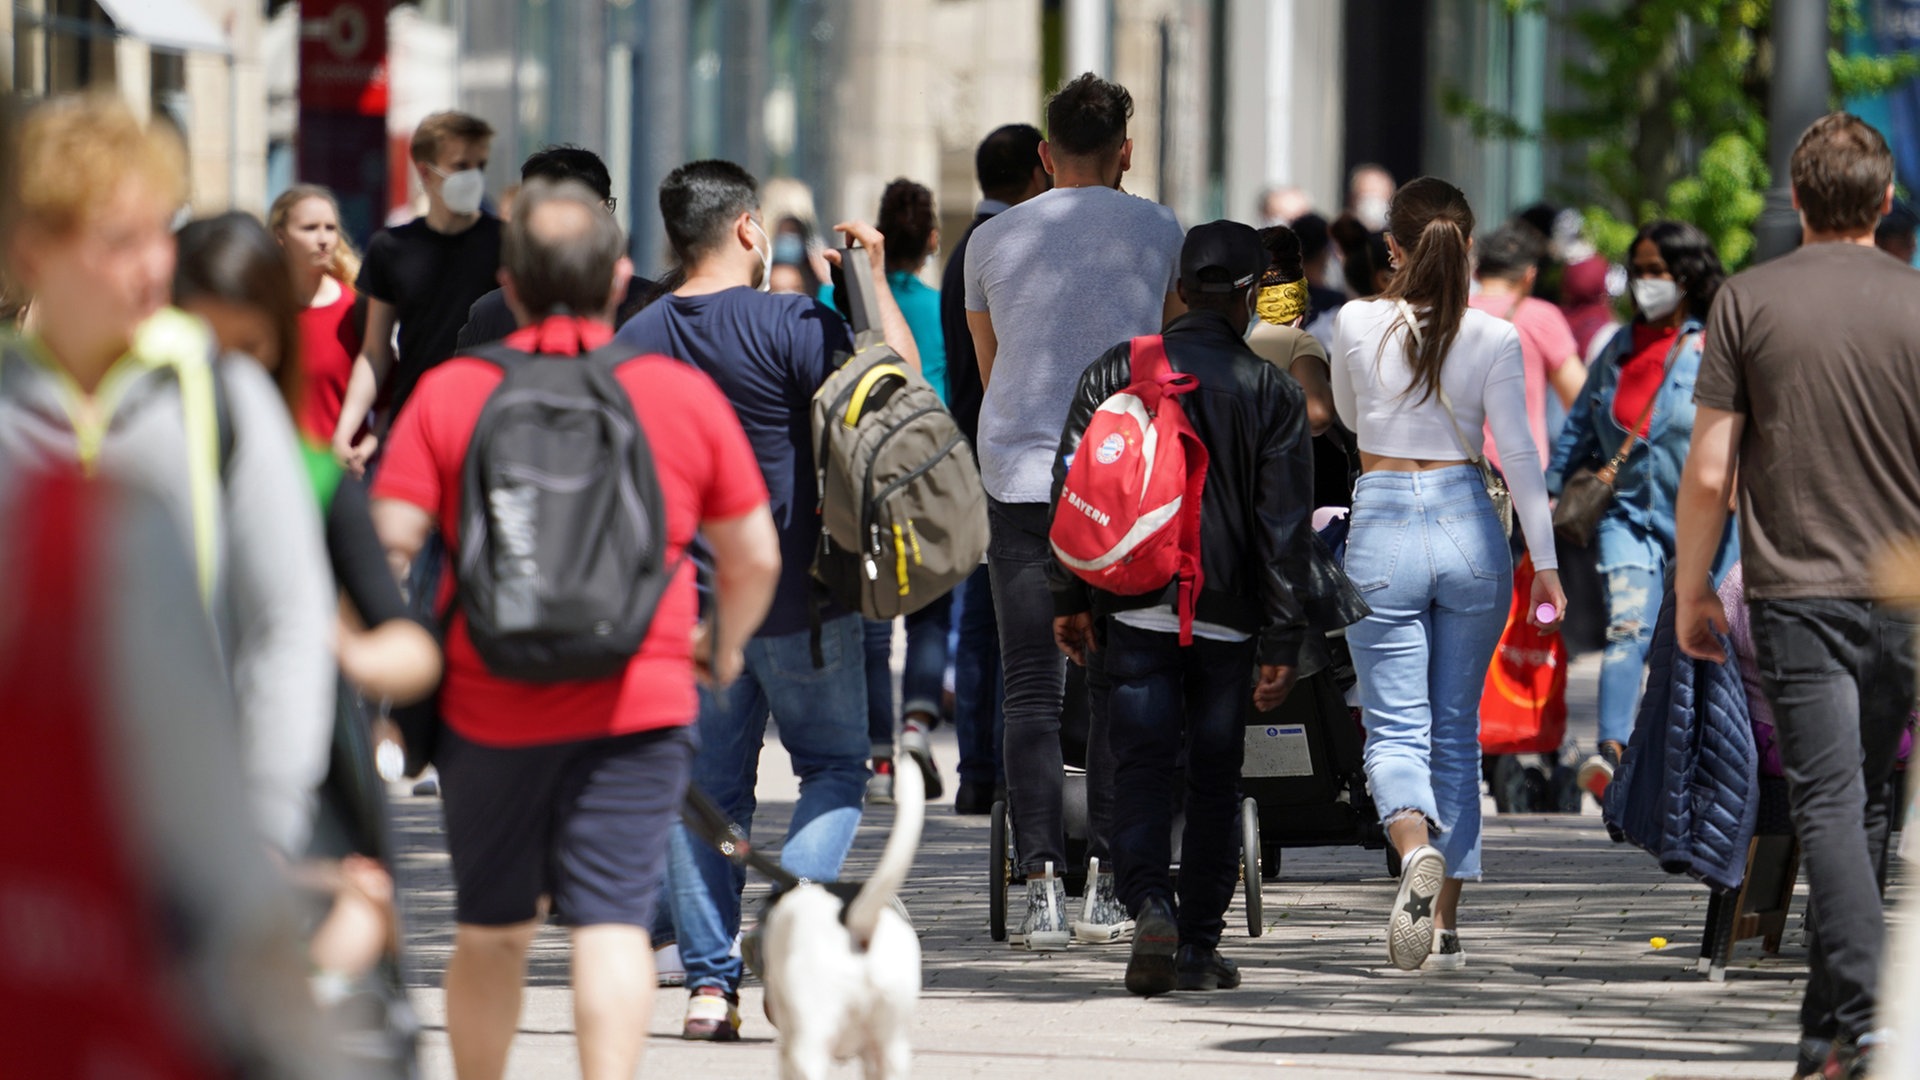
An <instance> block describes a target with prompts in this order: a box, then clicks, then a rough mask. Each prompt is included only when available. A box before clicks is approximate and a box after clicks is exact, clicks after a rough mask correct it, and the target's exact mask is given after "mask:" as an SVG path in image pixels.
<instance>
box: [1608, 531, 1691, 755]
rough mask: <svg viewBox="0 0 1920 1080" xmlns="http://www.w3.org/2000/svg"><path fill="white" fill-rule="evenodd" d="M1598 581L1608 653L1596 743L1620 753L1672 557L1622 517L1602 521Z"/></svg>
mask: <svg viewBox="0 0 1920 1080" xmlns="http://www.w3.org/2000/svg"><path fill="white" fill-rule="evenodd" d="M1596 539H1597V543H1598V544H1599V557H1600V558H1599V565H1600V581H1601V584H1602V585H1603V586H1604V587H1605V590H1606V594H1607V651H1606V655H1605V656H1604V657H1603V658H1602V660H1601V663H1600V741H1601V742H1603V743H1604V742H1617V743H1619V744H1620V745H1621V746H1622V747H1624V746H1626V745H1627V740H1629V739H1630V738H1632V737H1633V721H1634V717H1635V715H1636V714H1638V712H1639V711H1640V687H1641V684H1642V683H1643V682H1644V681H1645V678H1646V672H1647V651H1648V649H1649V648H1650V647H1651V646H1652V644H1653V627H1654V624H1655V623H1656V622H1658V621H1659V619H1660V598H1661V596H1662V595H1663V594H1664V593H1665V592H1666V576H1665V569H1664V568H1665V567H1666V565H1667V562H1668V560H1669V559H1671V558H1672V557H1673V553H1672V552H1670V551H1668V550H1666V548H1665V546H1664V545H1662V544H1661V542H1660V540H1659V538H1658V537H1655V536H1652V535H1650V534H1648V533H1646V532H1643V531H1641V530H1640V529H1639V528H1638V527H1636V526H1634V525H1633V524H1632V523H1631V522H1629V521H1627V520H1626V519H1625V518H1623V517H1618V516H1614V515H1609V516H1607V517H1605V518H1602V519H1601V521H1600V528H1599V530H1598V535H1597V538H1596Z"/></svg>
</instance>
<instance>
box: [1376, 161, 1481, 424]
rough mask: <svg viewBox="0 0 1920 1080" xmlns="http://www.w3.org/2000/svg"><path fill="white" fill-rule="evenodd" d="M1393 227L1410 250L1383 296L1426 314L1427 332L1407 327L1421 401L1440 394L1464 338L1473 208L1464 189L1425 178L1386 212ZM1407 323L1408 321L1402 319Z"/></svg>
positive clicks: (1401, 193)
mask: <svg viewBox="0 0 1920 1080" xmlns="http://www.w3.org/2000/svg"><path fill="white" fill-rule="evenodd" d="M1387 220H1388V229H1389V230H1390V231H1391V232H1392V234H1393V238H1394V240H1395V241H1396V242H1397V243H1398V244H1399V245H1400V249H1401V250H1402V251H1403V252H1405V253H1406V254H1405V258H1406V262H1405V263H1404V264H1403V265H1402V266H1401V267H1400V270H1399V272H1398V273H1396V274H1395V275H1394V278H1393V281H1392V282H1391V283H1390V284H1388V286H1387V289H1386V291H1385V292H1384V293H1382V294H1381V296H1382V297H1384V298H1386V299H1388V300H1404V301H1406V302H1407V304H1408V305H1409V306H1411V307H1413V308H1415V309H1421V310H1423V311H1424V313H1425V316H1426V320H1425V321H1426V329H1425V330H1424V331H1421V332H1419V333H1416V332H1415V328H1414V327H1412V326H1408V327H1407V328H1406V338H1405V340H1404V348H1405V351H1406V354H1407V364H1408V366H1409V367H1410V368H1412V370H1413V382H1412V384H1411V385H1410V386H1408V387H1407V392H1408V393H1412V392H1413V391H1414V390H1415V389H1418V390H1419V391H1420V400H1421V401H1422V402H1424V401H1426V400H1427V399H1429V398H1431V397H1433V396H1434V395H1435V394H1437V393H1439V391H1440V371H1441V368H1442V367H1444V366H1445V364H1446V360H1447V353H1448V352H1450V351H1451V350H1452V349H1453V343H1454V340H1455V339H1456V338H1457V337H1459V335H1460V322H1461V320H1462V319H1463V318H1464V317H1465V316H1466V312H1467V298H1468V295H1469V294H1470V292H1471V281H1472V276H1473V275H1472V268H1471V266H1470V265H1469V262H1468V238H1469V237H1471V236H1472V235H1473V209H1472V208H1471V207H1470V206H1468V205H1467V197H1466V195H1465V194H1463V193H1462V192H1461V191H1460V189H1459V188H1456V187H1454V186H1453V185H1452V184H1449V183H1447V182H1446V181H1444V180H1437V179H1434V178H1433V177H1430V176H1429V177H1422V178H1420V179H1418V180H1415V181H1413V182H1412V183H1410V184H1408V185H1407V186H1406V187H1403V188H1401V189H1400V190H1399V192H1398V193H1396V194H1395V195H1394V197H1393V202H1392V204H1391V206H1390V208H1389V209H1388V211H1387ZM1402 321H1404V319H1403V320H1402Z"/></svg>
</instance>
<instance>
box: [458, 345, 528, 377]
mask: <svg viewBox="0 0 1920 1080" xmlns="http://www.w3.org/2000/svg"><path fill="white" fill-rule="evenodd" d="M453 359H456V360H461V359H465V360H481V361H484V362H486V363H489V364H492V365H493V366H494V367H497V368H499V369H500V370H502V371H511V370H513V369H514V368H516V367H518V366H520V365H521V364H524V363H526V362H527V361H528V360H531V359H533V354H532V353H526V352H522V351H520V350H519V349H516V348H513V347H511V346H509V345H508V344H507V343H506V342H504V341H490V342H488V343H486V344H485V345H476V346H474V347H473V348H471V349H464V350H462V351H460V352H457V353H455V354H454V355H453Z"/></svg>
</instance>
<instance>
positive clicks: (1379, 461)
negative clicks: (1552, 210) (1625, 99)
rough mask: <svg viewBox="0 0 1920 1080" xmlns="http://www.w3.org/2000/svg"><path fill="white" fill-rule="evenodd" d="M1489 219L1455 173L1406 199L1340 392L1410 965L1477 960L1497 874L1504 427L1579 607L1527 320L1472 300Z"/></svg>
mask: <svg viewBox="0 0 1920 1080" xmlns="http://www.w3.org/2000/svg"><path fill="white" fill-rule="evenodd" d="M1472 236H1473V210H1472V209H1471V208H1470V207H1469V206H1468V205H1467V200H1466V196H1465V195H1463V194H1461V192H1460V190H1459V189H1458V188H1456V187H1454V186H1453V185H1451V184H1448V183H1446V182H1445V181H1442V180H1436V179H1433V178H1431V177H1426V178H1422V179H1419V180H1415V181H1413V182H1412V183H1410V184H1408V185H1406V186H1405V187H1403V188H1401V189H1400V191H1399V193H1398V194H1397V195H1395V196H1394V199H1393V203H1392V209H1391V210H1390V212H1389V217H1388V230H1387V245H1388V247H1389V249H1390V250H1391V252H1392V254H1393V261H1394V265H1395V267H1396V270H1395V273H1394V277H1393V280H1392V283H1391V284H1390V285H1388V287H1387V289H1386V291H1385V292H1384V293H1382V294H1381V295H1380V296H1379V297H1378V298H1376V299H1373V300H1366V301H1355V302H1353V303H1349V304H1347V305H1346V306H1345V307H1343V308H1342V309H1341V310H1340V314H1339V318H1338V320H1337V322H1336V324H1335V329H1334V348H1333V356H1332V358H1331V361H1332V377H1333V389H1334V403H1335V407H1336V409H1337V410H1338V412H1339V414H1340V419H1341V421H1342V422H1343V423H1345V424H1346V425H1347V427H1349V428H1350V429H1352V430H1353V432H1354V434H1355V435H1356V437H1357V442H1358V444H1359V448H1360V459H1361V468H1362V473H1363V475H1362V476H1361V477H1360V480H1359V482H1358V483H1357V484H1356V485H1355V487H1354V492H1353V518H1352V531H1351V533H1350V535H1349V537H1348V541H1347V554H1346V571H1347V576H1348V577H1350V578H1351V579H1352V580H1353V583H1354V585H1355V587H1357V588H1358V589H1359V590H1360V592H1361V595H1362V596H1364V597H1365V598H1366V601H1367V603H1368V604H1369V605H1371V606H1372V608H1373V614H1372V615H1370V616H1368V617H1367V618H1366V619H1364V620H1362V621H1361V622H1359V623H1356V624H1355V625H1354V626H1352V627H1351V628H1349V629H1348V631H1347V640H1348V642H1349V644H1350V645H1351V646H1352V648H1353V658H1354V665H1355V667H1356V668H1357V670H1358V672H1359V676H1360V687H1359V688H1360V704H1361V707H1362V711H1363V713H1364V716H1365V721H1366V727H1367V747H1366V766H1367V783H1368V786H1369V788H1370V789H1371V791H1372V793H1373V800H1374V803H1375V805H1376V806H1378V807H1379V809H1380V813H1381V818H1382V820H1383V821H1385V822H1386V824H1387V831H1388V837H1389V839H1390V841H1391V842H1392V843H1393V845H1394V848H1395V849H1396V850H1397V851H1398V852H1399V853H1400V857H1401V866H1402V870H1401V875H1400V889H1399V893H1398V895H1397V896H1396V897H1395V899H1394V906H1393V912H1392V915H1391V917H1390V920H1389V924H1388V934H1387V949H1388V956H1389V958H1390V959H1391V960H1392V962H1393V963H1394V964H1395V965H1396V966H1398V967H1401V968H1406V969H1409V970H1411V969H1414V968H1419V967H1421V966H1423V965H1426V966H1430V967H1443V968H1456V967H1459V966H1461V965H1462V964H1464V963H1465V955H1464V954H1463V953H1462V952H1461V950H1460V941H1459V937H1458V935H1457V934H1456V933H1455V926H1456V916H1457V913H1458V907H1459V902H1460V889H1461V883H1462V882H1463V881H1466V880H1468V879H1477V878H1478V877H1479V876H1480V741H1479V723H1480V721H1479V703H1480V692H1481V688H1482V686H1483V685H1484V682H1485V679H1486V671H1487V664H1488V663H1489V661H1491V659H1492V658H1493V651H1494V647H1495V646H1496V645H1497V644H1498V643H1499V639H1500V633H1501V629H1502V628H1503V627H1504V625H1505V622H1506V615H1507V608H1508V606H1509V603H1510V601H1511V599H1512V589H1513V578H1512V574H1513V567H1512V557H1511V554H1510V552H1509V549H1508V546H1507V537H1506V533H1505V530H1504V528H1503V524H1502V521H1501V517H1500V514H1499V513H1498V511H1497V510H1496V508H1495V506H1494V502H1493V499H1492V498H1491V496H1490V494H1489V492H1488V488H1487V484H1486V482H1485V481H1484V480H1483V477H1482V474H1481V470H1480V468H1479V467H1478V463H1479V462H1480V461H1481V460H1482V446H1481V443H1482V441H1483V436H1482V432H1483V431H1484V430H1485V429H1486V428H1487V427H1489V426H1491V428H1492V430H1493V435H1494V439H1495V441H1496V443H1497V444H1498V446H1499V449H1500V453H1501V457H1502V459H1503V460H1504V462H1505V463H1506V466H1507V470H1508V477H1509V481H1510V483H1511V484H1512V488H1513V493H1512V494H1513V502H1514V506H1515V509H1516V510H1517V511H1518V516H1519V519H1520V526H1521V529H1522V531H1523V532H1524V533H1525V536H1526V540H1527V546H1528V548H1529V549H1530V550H1531V551H1532V552H1533V553H1534V554H1533V557H1534V565H1535V568H1536V570H1537V571H1538V572H1537V575H1536V576H1535V578H1534V584H1533V603H1532V604H1530V605H1529V608H1530V609H1532V610H1537V609H1539V608H1541V607H1542V606H1543V605H1549V604H1550V605H1552V618H1551V619H1550V620H1548V623H1547V624H1543V625H1552V624H1557V623H1558V622H1559V619H1560V617H1561V614H1562V613H1564V611H1565V609H1566V595H1565V593H1563V592H1562V591H1561V588H1560V576H1559V573H1558V571H1557V569H1556V568H1557V566H1558V565H1559V564H1558V562H1557V561H1556V560H1555V558H1554V548H1553V527H1552V515H1551V511H1550V509H1549V507H1548V503H1547V492H1546V485H1545V482H1544V481H1543V479H1542V477H1543V474H1544V471H1543V469H1542V468H1541V463H1540V455H1539V450H1538V449H1537V448H1536V447H1535V446H1534V442H1533V436H1532V433H1531V429H1530V428H1529V426H1528V420H1527V399H1526V374H1525V370H1524V367H1523V362H1522V360H1521V355H1520V338H1519V334H1518V333H1517V332H1516V331H1515V330H1514V328H1513V326H1512V324H1511V323H1508V322H1505V321H1503V320H1501V319H1498V318H1495V317H1493V316H1491V315H1488V314H1485V313H1484V312H1479V311H1474V310H1472V309H1470V308H1469V307H1468V306H1467V296H1468V282H1469V280H1470V276H1471V270H1470V266H1469V263H1468V252H1469V250H1470V248H1471V246H1472V241H1471V237H1472Z"/></svg>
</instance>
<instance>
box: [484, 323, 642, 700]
mask: <svg viewBox="0 0 1920 1080" xmlns="http://www.w3.org/2000/svg"><path fill="white" fill-rule="evenodd" d="M465 355H467V356H470V357H472V358H474V359H476V360H484V361H486V362H488V363H490V364H494V365H496V366H498V367H499V368H500V369H501V370H502V371H504V372H505V373H506V377H505V378H503V379H501V380H500V385H499V386H498V387H496V388H495V389H494V391H493V393H492V395H490V396H489V397H488V398H487V403H486V405H485V407H484V408H482V409H481V411H480V419H479V420H478V421H477V422H476V424H475V425H474V429H473V438H472V441H471V442H470V443H469V444H468V447H467V456H466V461H465V464H464V466H463V472H464V474H465V476H464V480H463V482H462V490H461V504H460V505H461V511H460V514H461V517H460V551H459V563H458V565H457V566H456V568H455V577H456V580H457V581H458V583H459V603H460V605H461V611H462V612H463V613H464V614H465V615H466V617H467V633H468V635H469V636H470V637H471V638H472V639H473V646H474V649H475V650H476V651H477V652H478V653H479V654H480V659H481V660H482V661H483V662H485V664H486V665H487V670H489V671H491V672H493V673H494V674H495V675H498V676H500V677H502V678H507V679H516V680H520V681H523V682H536V683H551V682H564V681H569V680H575V679H600V678H608V677H611V676H614V675H618V674H619V673H620V672H622V671H624V670H625V669H626V665H627V663H628V662H629V661H630V660H632V659H633V656H634V654H635V653H637V652H639V651H640V644H641V642H642V641H643V640H645V638H646V636H647V627H648V625H649V624H650V623H651V622H652V621H653V613H654V609H655V608H656V607H658V606H659V604H660V597H661V595H662V594H664V593H665V592H666V589H667V585H668V583H669V582H671V581H672V579H673V571H674V570H677V569H678V565H677V564H676V565H675V566H674V567H672V568H669V567H668V566H667V565H666V550H667V518H666V504H665V502H664V500H663V499H662V497H661V494H660V480H659V477H658V476H657V475H656V474H655V472H654V467H653V451H652V449H651V448H650V447H649V445H648V443H647V436H646V432H644V431H643V430H641V427H640V421H639V418H638V417H637V416H635V415H634V411H633V402H632V400H631V399H629V398H628V396H627V393H626V390H625V389H624V388H622V387H621V386H620V384H619V382H618V381H617V380H616V379H615V378H614V369H615V368H616V367H618V366H619V365H620V364H622V363H624V362H626V361H628V360H630V359H632V358H633V353H632V351H631V350H630V349H625V348H623V347H621V346H618V345H607V346H604V347H602V348H599V349H595V350H593V351H592V352H589V353H586V354H585V355H582V356H545V355H535V354H531V353H525V352H521V351H519V350H517V349H513V348H510V347H508V346H506V345H505V344H503V343H496V344H493V345H487V346H483V347H481V348H479V349H476V350H473V351H472V352H469V353H467V354H465Z"/></svg>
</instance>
